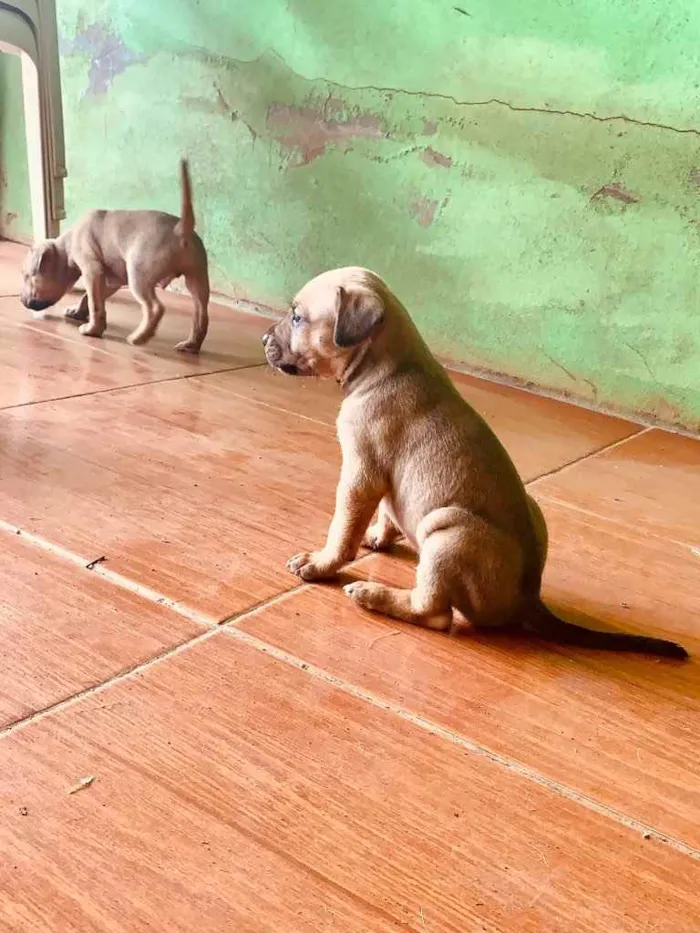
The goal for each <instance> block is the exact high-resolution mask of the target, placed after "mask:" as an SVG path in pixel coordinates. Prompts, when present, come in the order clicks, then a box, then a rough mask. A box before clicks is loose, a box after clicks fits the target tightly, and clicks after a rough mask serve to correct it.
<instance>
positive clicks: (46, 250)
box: [32, 240, 58, 275]
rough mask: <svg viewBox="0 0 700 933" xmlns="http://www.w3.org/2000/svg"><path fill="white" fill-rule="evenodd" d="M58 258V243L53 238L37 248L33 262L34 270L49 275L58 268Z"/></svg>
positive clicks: (35, 272)
mask: <svg viewBox="0 0 700 933" xmlns="http://www.w3.org/2000/svg"><path fill="white" fill-rule="evenodd" d="M57 260H58V250H57V249H56V244H55V243H53V242H52V241H51V240H46V242H45V243H42V244H41V245H40V246H38V247H37V248H36V251H35V253H34V257H33V262H32V267H33V268H32V272H33V273H34V274H39V275H47V274H48V273H50V272H51V271H52V270H54V269H55V268H56V262H57Z"/></svg>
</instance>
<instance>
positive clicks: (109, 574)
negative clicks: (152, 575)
mask: <svg viewBox="0 0 700 933" xmlns="http://www.w3.org/2000/svg"><path fill="white" fill-rule="evenodd" d="M0 532H5V533H6V534H9V535H14V536H16V537H18V538H21V539H22V540H23V541H26V542H27V543H29V544H31V545H33V546H34V547H36V548H38V549H39V550H41V551H46V552H47V553H49V554H52V555H53V556H54V557H58V558H60V559H62V560H64V561H66V562H67V563H69V564H72V565H73V566H75V567H78V568H79V569H81V570H83V571H84V572H85V573H91V574H94V575H95V576H97V577H100V578H101V579H102V580H106V581H107V582H108V583H111V584H113V585H114V586H116V587H118V588H119V589H121V590H126V591H127V592H130V593H133V594H134V595H136V596H138V597H140V598H141V599H143V600H145V601H146V602H150V603H153V604H154V605H157V606H162V607H163V608H165V609H169V610H171V611H172V612H174V613H176V614H177V615H179V616H182V617H183V618H185V619H187V620H188V621H189V622H194V623H196V624H197V625H201V626H203V627H205V628H208V629H209V628H216V626H217V625H218V622H217V620H216V618H215V617H213V616H211V617H210V616H208V615H206V614H205V613H202V612H198V611H197V610H196V609H191V608H190V607H189V606H187V605H186V604H184V603H182V602H179V601H178V600H175V599H171V598H170V597H169V596H165V595H164V594H163V593H159V592H158V591H157V590H154V589H152V588H151V587H148V586H144V585H143V584H142V583H138V582H137V581H136V580H132V579H131V578H130V577H127V576H125V575H124V574H122V573H119V572H118V571H116V570H111V569H110V568H109V567H107V566H105V564H104V563H103V562H100V560H99V558H97V559H95V558H92V559H91V558H89V557H85V556H84V555H81V554H76V553H75V551H72V550H70V549H69V548H65V547H63V546H62V545H60V544H56V543H55V542H54V541H50V540H49V539H48V538H44V537H43V536H42V535H37V534H34V532H31V531H27V530H25V529H23V528H20V527H18V526H17V525H14V524H12V522H8V521H5V520H4V519H2V518H0Z"/></svg>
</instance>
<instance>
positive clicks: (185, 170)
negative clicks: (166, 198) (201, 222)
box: [175, 159, 194, 241]
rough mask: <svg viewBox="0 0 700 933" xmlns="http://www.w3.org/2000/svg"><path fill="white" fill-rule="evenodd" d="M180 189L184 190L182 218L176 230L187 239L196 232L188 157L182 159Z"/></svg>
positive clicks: (181, 209)
mask: <svg viewBox="0 0 700 933" xmlns="http://www.w3.org/2000/svg"><path fill="white" fill-rule="evenodd" d="M180 189H181V191H182V207H181V208H180V220H179V222H178V225H177V226H176V227H175V232H176V233H177V234H178V236H181V237H182V239H183V240H185V241H186V240H187V239H188V238H189V237H191V236H192V234H193V233H194V209H193V207H192V183H191V182H190V170H189V167H188V165H187V159H182V160H181V161H180Z"/></svg>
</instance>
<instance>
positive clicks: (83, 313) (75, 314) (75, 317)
mask: <svg viewBox="0 0 700 933" xmlns="http://www.w3.org/2000/svg"><path fill="white" fill-rule="evenodd" d="M63 317H64V318H65V319H66V320H67V321H77V322H85V323H87V322H88V321H89V320H90V312H89V311H88V309H87V308H83V306H82V305H74V306H73V307H72V308H66V310H65V313H64V315H63Z"/></svg>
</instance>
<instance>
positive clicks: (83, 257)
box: [21, 160, 209, 353]
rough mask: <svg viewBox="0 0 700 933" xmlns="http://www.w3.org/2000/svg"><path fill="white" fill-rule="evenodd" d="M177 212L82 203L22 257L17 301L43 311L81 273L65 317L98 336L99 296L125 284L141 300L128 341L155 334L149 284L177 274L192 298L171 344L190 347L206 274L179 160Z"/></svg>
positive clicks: (196, 336)
mask: <svg viewBox="0 0 700 933" xmlns="http://www.w3.org/2000/svg"><path fill="white" fill-rule="evenodd" d="M180 181H181V186H182V211H181V215H180V217H179V218H178V217H174V216H173V215H172V214H164V213H163V212H162V211H90V212H89V213H88V214H86V215H85V216H84V217H83V218H82V219H81V220H79V221H78V223H77V224H76V225H75V226H74V227H72V228H71V229H70V230H67V231H66V232H65V233H62V234H61V236H59V237H58V238H57V239H55V240H46V241H45V242H43V243H41V244H39V246H36V247H35V248H34V249H32V250H31V251H30V253H29V255H28V256H27V259H26V260H25V263H24V267H23V269H22V274H23V277H24V283H23V287H22V294H21V301H22V304H23V305H24V306H25V308H29V309H30V310H32V311H43V310H45V309H46V308H49V307H51V305H54V304H55V303H56V302H57V301H59V300H60V299H61V298H63V296H64V295H65V294H66V292H67V291H68V290H69V289H70V288H72V287H73V286H74V285H75V283H76V282H77V281H78V279H79V278H80V277H81V276H82V278H83V281H84V282H85V295H84V296H83V298H82V300H81V302H80V304H79V305H78V307H77V308H70V309H69V310H68V311H66V318H68V319H69V320H72V321H82V322H84V323H82V324H81V326H80V333H81V334H84V335H85V336H86V337H101V336H102V334H103V333H104V331H105V328H106V326H107V316H106V313H105V301H106V299H107V298H109V297H110V296H111V295H113V294H114V293H115V292H116V291H117V290H118V289H119V288H121V287H122V286H123V285H128V286H129V288H130V289H131V292H132V294H133V296H134V298H136V300H137V301H138V302H139V304H140V305H141V309H142V312H143V317H142V320H141V323H140V324H139V326H138V327H137V328H136V330H134V331H133V333H131V334H129V336H128V337H127V340H128V342H129V343H131V344H133V345H135V346H136V345H138V344H143V343H147V342H148V341H149V340H150V339H151V337H153V335H154V334H155V332H156V330H157V328H158V324H159V323H160V319H161V318H162V316H163V312H164V310H165V309H164V307H163V304H162V303H161V301H160V299H159V298H158V296H157V295H156V287H157V286H161V287H162V288H165V287H166V286H167V285H169V284H170V282H172V280H173V279H176V278H178V277H179V276H181V275H184V277H185V284H186V285H187V289H188V291H189V292H190V294H191V295H192V299H193V301H194V316H193V319H192V327H191V329H190V335H189V337H188V338H187V340H183V341H182V343H178V344H177V347H176V349H177V350H182V351H183V352H187V353H198V352H199V349H200V347H201V346H202V342H203V340H204V338H205V337H206V334H207V328H208V326H209V316H208V312H207V308H208V304H209V274H208V271H207V254H206V250H205V249H204V244H203V243H202V241H201V239H200V238H199V237H198V236H197V234H196V233H195V232H194V224H195V222H194V211H193V209H192V190H191V186H190V176H189V171H188V168H187V162H186V161H184V160H183V161H182V162H181V164H180Z"/></svg>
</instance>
